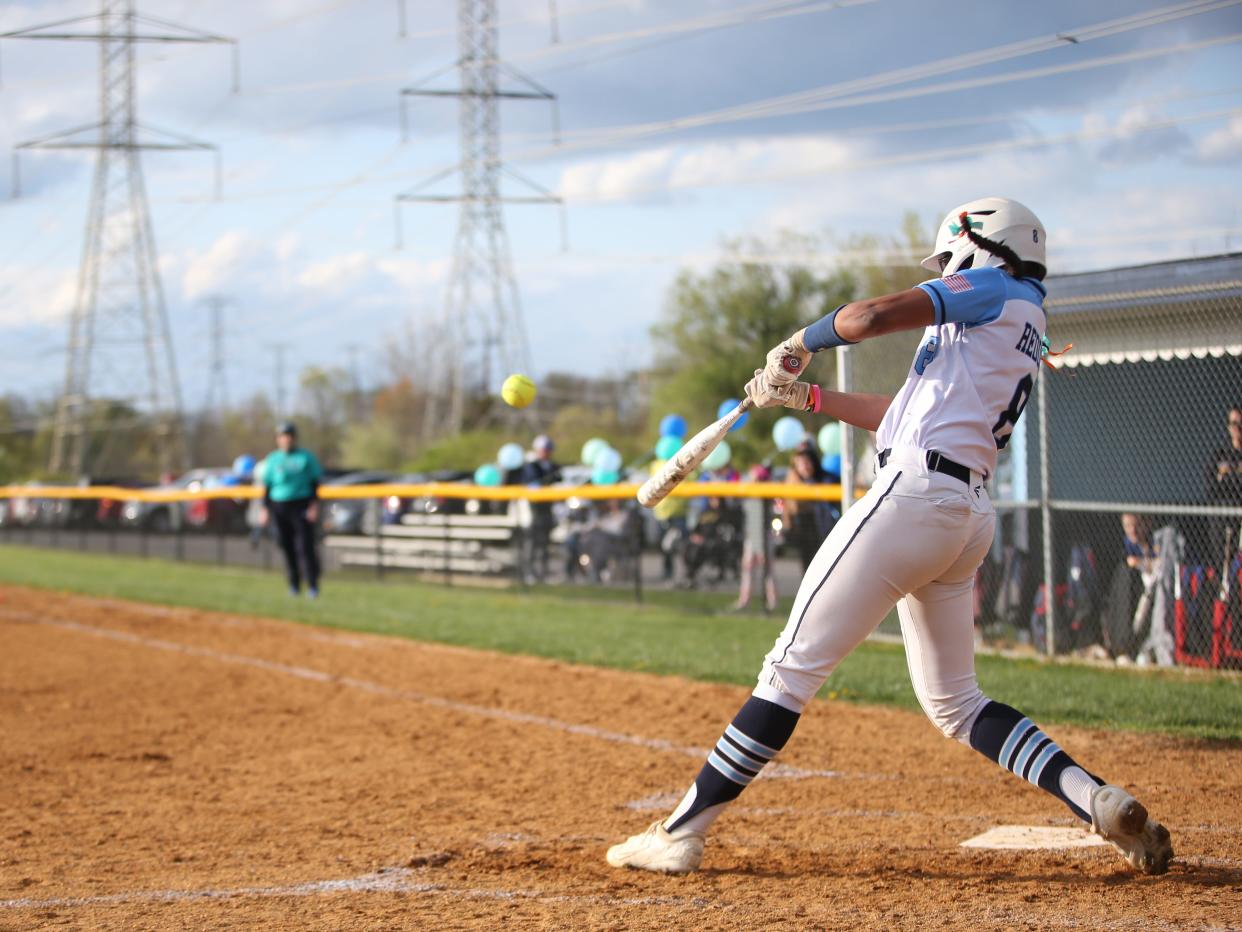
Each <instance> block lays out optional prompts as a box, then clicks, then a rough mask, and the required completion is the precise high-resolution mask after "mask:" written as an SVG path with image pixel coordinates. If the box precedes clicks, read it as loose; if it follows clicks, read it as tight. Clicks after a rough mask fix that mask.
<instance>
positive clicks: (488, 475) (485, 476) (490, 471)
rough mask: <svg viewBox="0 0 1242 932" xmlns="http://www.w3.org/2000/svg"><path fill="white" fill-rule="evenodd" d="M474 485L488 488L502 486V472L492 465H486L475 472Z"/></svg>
mask: <svg viewBox="0 0 1242 932" xmlns="http://www.w3.org/2000/svg"><path fill="white" fill-rule="evenodd" d="M474 484H475V485H481V486H485V487H488V488H491V487H494V486H498V485H500V470H499V469H497V468H496V467H495V466H493V465H492V464H491V463H484V464H483V465H482V466H480V467H479V468H478V469H476V470H475V471H474Z"/></svg>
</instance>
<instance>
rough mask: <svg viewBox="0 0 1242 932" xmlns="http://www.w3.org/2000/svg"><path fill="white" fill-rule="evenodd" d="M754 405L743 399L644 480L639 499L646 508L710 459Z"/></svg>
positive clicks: (660, 500) (639, 491)
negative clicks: (731, 429)
mask: <svg viewBox="0 0 1242 932" xmlns="http://www.w3.org/2000/svg"><path fill="white" fill-rule="evenodd" d="M751 407H752V404H751V400H750V399H749V398H747V399H745V400H743V401H742V403H741V404H739V405H738V406H737V407H736V408H734V409H733V410H732V411H730V412H729V413H728V414H726V415H725V416H724V417H722V418H721V419H720V420H718V421H717V422H716V423H715V424H712V425H710V426H708V427H704V428H703V429H702V430H701V431H699V432H698V433H697V434H695V435H694V436H693V437H691V438H690V439H689V440H687V441H686V442H685V443H684V444H682V446H681V449H680V450H678V451H677V452H676V454H674V455H673V458H672V459H670V460H669V461H668V462H667V463H665V464H664V465H663V466H661V467H660V471H659V472H657V473H656V474H655V475H654V476H652V477H651V478H650V479H648V480H647V481H646V482H644V483H643V487H642V488H641V489H639V490H638V501H639V503H640V504H641V505H642V506H643V507H644V508H654V507H655V506H656V505H658V504H660V502H662V501H664V499H666V498H667V497H668V493H669V492H671V491H673V489H675V488H676V487H677V486H678V485H680V484H681V482H682V480H684V479H685V478H686V476H688V475H690V472H691V471H692V470H693V469H694V468H695V467H697V466H698V465H699V464H700V463H702V462H703V460H705V459H707V457H708V455H709V454H710V453H711V452H712V450H714V449H716V447H717V446H718V445H719V444H720V441H721V440H723V439H724V435H725V434H727V433H728V432H729V429H730V428H731V427H732V426H733V425H734V424H736V423H737V422H738V420H740V419H741V417H742V415H743V414H745V413H746V412H747V411H749V410H750V409H751Z"/></svg>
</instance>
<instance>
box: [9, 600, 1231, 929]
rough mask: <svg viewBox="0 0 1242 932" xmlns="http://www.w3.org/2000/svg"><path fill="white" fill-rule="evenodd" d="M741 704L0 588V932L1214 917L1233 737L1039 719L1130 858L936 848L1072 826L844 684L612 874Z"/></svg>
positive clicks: (485, 657)
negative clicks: (661, 856)
mask: <svg viewBox="0 0 1242 932" xmlns="http://www.w3.org/2000/svg"><path fill="white" fill-rule="evenodd" d="M412 610H417V608H416V607H412ZM584 623H589V617H586V618H584ZM758 659H759V658H756V661H758ZM745 694H746V691H745V690H741V689H737V688H733V687H724V686H712V685H704V684H701V683H691V682H687V681H684V680H678V679H673V678H661V677H655V676H647V675H641V674H631V673H619V672H612V671H605V670H597V669H588V668H582V667H573V666H569V665H565V664H559V663H554V662H549V661H544V660H534V659H526V658H518V657H508V656H501V655H497V654H489V653H484V652H479V651H468V650H462V649H456V648H449V647H442V646H436V645H426V644H418V643H413V642H409V641H402V640H394V639H388V638H381V637H372V636H359V635H354V634H344V633H338V632H333V631H325V630H322V629H315V628H309V627H303V626H298V625H294V624H289V623H285V622H277V621H268V620H263V619H256V618H248V617H235V616H226V615H218V614H210V613H205V612H195V611H187V610H181V609H165V608H158V607H153V606H144V605H136V604H130V603H120V602H106V601H101V600H96V599H87V598H82V597H71V596H62V595H54V594H49V593H42V592H35V591H30V590H21V589H13V588H7V589H0V734H2V735H3V739H2V741H0V930H8V929H29V928H75V929H96V928H127V929H129V928H133V929H138V928H140V929H177V930H183V929H204V928H207V929H238V928H252V927H259V926H263V927H266V928H268V929H286V928H289V929H293V928H298V929H303V928H311V929H407V928H408V929H415V928H479V927H485V926H486V927H496V926H504V927H508V928H532V927H534V928H611V929H636V928H651V929H683V928H688V927H701V928H713V929H716V928H737V929H760V928H796V929H811V928H862V927H874V928H916V927H917V928H931V929H966V928H1022V929H1043V928H1050V929H1060V928H1083V929H1149V928H1152V929H1168V928H1196V929H1197V928H1239V927H1240V924H1242V893H1239V890H1240V889H1242V788H1240V782H1242V781H1240V777H1239V775H1240V774H1242V749H1239V748H1237V747H1213V746H1210V745H1207V744H1202V743H1192V742H1186V741H1175V740H1172V739H1163V738H1151V737H1144V736H1137V735H1116V734H1109V733H1105V732H1097V731H1086V730H1082V729H1072V728H1054V729H1052V731H1053V733H1054V734H1055V735H1056V736H1057V737H1058V739H1059V740H1060V743H1061V744H1062V746H1064V747H1066V748H1067V749H1069V750H1070V751H1071V753H1074V754H1076V755H1077V756H1078V757H1079V758H1080V759H1081V760H1083V762H1084V763H1086V764H1087V766H1089V767H1092V768H1093V769H1095V770H1096V771H1097V772H1099V773H1101V774H1102V775H1104V776H1107V777H1110V778H1112V779H1114V780H1118V781H1122V780H1128V781H1131V783H1130V784H1129V785H1131V786H1132V787H1134V788H1135V790H1136V792H1137V793H1138V794H1139V795H1140V796H1141V798H1142V799H1143V800H1144V801H1145V802H1147V803H1148V804H1149V806H1150V807H1151V808H1152V809H1153V810H1154V811H1155V812H1156V813H1157V814H1158V815H1160V816H1161V817H1163V819H1164V820H1165V822H1166V824H1168V825H1169V827H1170V829H1171V830H1172V832H1173V835H1174V843H1175V846H1176V848H1177V851H1178V855H1179V858H1178V860H1177V861H1176V862H1175V863H1174V866H1173V868H1172V870H1171V872H1170V873H1169V874H1168V875H1167V876H1165V877H1160V878H1146V877H1139V876H1135V875H1133V874H1131V873H1130V872H1129V870H1128V869H1127V868H1126V867H1125V865H1124V864H1123V863H1122V862H1121V861H1120V859H1119V858H1117V857H1116V856H1115V855H1114V854H1113V853H1112V851H1111V849H1104V848H1084V849H1069V850H1059V851H1038V852H1023V851H987V850H978V849H967V848H961V847H959V846H958V845H959V843H960V842H961V841H963V840H965V839H967V838H969V837H972V836H975V835H978V834H979V833H981V832H983V831H985V830H986V829H988V828H990V827H992V826H995V825H1000V824H1021V825H1068V824H1070V820H1069V819H1068V818H1067V816H1068V813H1066V812H1065V810H1064V809H1063V807H1061V806H1060V804H1058V803H1056V802H1055V801H1053V800H1050V799H1049V798H1047V797H1045V796H1044V795H1043V794H1041V793H1040V792H1039V791H1037V790H1035V789H1033V788H1032V787H1030V786H1028V785H1026V784H1024V783H1020V782H1019V781H1017V780H1016V779H1015V778H1014V777H1012V776H1009V775H1007V774H1005V773H1003V772H1001V771H1000V770H999V769H998V768H996V767H995V766H994V765H992V764H990V763H988V762H987V761H985V760H983V759H982V758H980V757H979V756H978V755H975V754H973V753H972V752H970V751H969V750H967V749H965V748H963V747H960V746H958V745H956V744H953V743H950V742H948V741H946V740H944V739H943V738H941V737H940V736H939V735H938V734H937V733H936V732H934V731H933V729H932V728H931V727H930V726H929V725H928V724H927V723H926V722H925V721H924V720H923V719H922V718H920V717H918V716H916V715H913V714H910V713H908V712H903V711H896V710H890V709H879V708H861V707H857V706H850V705H845V704H842V703H824V704H819V705H817V706H815V707H813V709H812V710H811V711H810V712H809V713H808V715H807V716H805V718H804V720H803V722H802V724H801V725H800V726H799V729H798V733H797V734H796V735H795V737H794V740H793V741H792V742H791V744H790V747H789V748H787V750H786V752H785V753H784V754H783V755H782V757H781V765H782V766H781V768H780V769H779V770H778V771H777V773H776V774H775V775H774V776H773V777H772V778H771V779H768V778H765V779H761V780H759V781H757V782H756V783H755V785H754V786H752V787H751V788H750V789H749V790H747V792H746V794H745V795H744V796H743V798H742V799H741V800H740V801H739V803H738V804H737V806H736V807H735V809H734V811H733V812H731V813H730V814H729V815H727V816H726V817H725V818H724V819H722V820H721V822H720V823H718V827H717V831H716V832H715V834H714V835H713V837H712V839H711V842H710V844H709V846H708V849H707V853H706V856H705V859H704V869H703V870H702V871H701V872H700V873H698V874H696V875H692V876H690V877H684V878H672V877H662V876H654V875H649V874H642V873H634V872H618V871H614V870H611V869H609V868H608V867H607V866H606V865H605V864H604V862H603V850H604V848H605V847H606V846H607V845H608V844H609V843H611V842H612V841H615V840H617V839H619V838H620V837H622V836H624V835H625V834H628V833H630V832H632V831H637V830H638V829H640V828H642V827H644V826H645V825H646V824H647V823H648V822H649V821H651V820H652V819H653V818H655V817H656V815H657V814H659V813H661V812H663V811H664V810H665V809H666V808H667V807H668V806H669V805H670V804H671V803H672V802H674V801H675V797H676V794H678V793H679V792H680V791H681V790H682V789H684V786H685V785H686V783H687V782H688V781H689V780H690V779H691V778H692V777H693V775H694V773H695V772H696V771H697V769H698V767H699V764H700V763H701V760H702V757H703V755H704V754H705V753H706V749H707V748H709V747H710V746H711V745H712V743H714V742H715V740H716V738H717V736H718V734H719V731H720V728H721V726H722V725H723V723H724V722H725V721H727V720H728V718H729V717H730V716H731V715H732V714H733V712H734V711H735V710H736V707H737V705H738V704H739V703H740V702H741V701H742V699H743V698H744V696H745Z"/></svg>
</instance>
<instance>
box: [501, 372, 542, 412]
mask: <svg viewBox="0 0 1242 932" xmlns="http://www.w3.org/2000/svg"><path fill="white" fill-rule="evenodd" d="M535 391H536V389H535V383H534V382H532V381H531V380H530V379H529V378H527V377H526V376H524V375H511V376H509V377H508V378H507V379H505V384H504V385H502V386H501V387H500V397H501V398H503V399H504V401H505V404H507V405H510V406H512V407H514V408H525V407H526V406H527V405H528V404H530V403H531V402H532V401H534V400H535Z"/></svg>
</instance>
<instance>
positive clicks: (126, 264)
mask: <svg viewBox="0 0 1242 932" xmlns="http://www.w3.org/2000/svg"><path fill="white" fill-rule="evenodd" d="M0 38H11V39H49V40H53V39H65V40H86V41H95V42H97V43H98V44H99V121H98V122H96V123H91V124H89V125H86V126H80V127H77V128H75V129H72V130H68V131H65V132H60V133H55V134H52V135H50V136H44V137H41V138H39V139H34V140H30V141H29V142H24V143H21V144H20V145H19V146H18V147H17V150H18V152H20V151H21V150H30V149H93V150H95V151H96V153H97V155H96V161H95V175H94V180H93V183H92V187H91V199H90V207H89V210H88V212H87V220H86V233H85V238H84V242H83V247H82V262H81V266H80V268H79V272H78V290H77V300H76V302H75V304H74V308H73V312H72V315H71V317H70V321H69V347H68V358H67V361H66V364H65V382H64V388H63V391H62V393H61V396H60V399H59V402H58V404H57V409H56V419H55V427H54V431H53V438H52V451H51V459H50V464H49V465H50V467H51V469H52V471H54V472H71V473H75V474H81V473H82V472H83V471H84V470H86V469H88V468H90V467H91V466H92V465H93V463H92V462H91V461H92V460H93V459H97V458H100V457H101V456H102V454H101V453H100V452H98V451H93V449H92V447H93V445H92V437H91V434H92V421H93V420H94V418H93V417H92V413H93V412H92V408H93V403H92V401H93V399H98V400H100V401H104V400H107V401H111V402H124V403H126V404H128V405H132V406H133V407H134V408H135V409H137V410H139V411H141V412H143V413H144V414H146V415H147V416H149V417H150V419H151V421H152V423H153V424H154V425H155V428H156V431H157V437H156V440H157V450H158V456H159V466H160V469H161V471H168V470H170V469H172V468H175V467H184V466H186V465H187V462H186V445H185V436H184V431H183V425H182V420H181V414H182V412H181V389H180V386H179V384H178V381H177V366H176V360H175V357H174V354H173V346H172V339H171V336H170V333H169V327H168V312H167V309H166V307H165V304H164V292H163V286H162V285H161V283H160V276H159V266H158V261H157V257H156V249H155V237H154V233H153V231H152V228H151V215H150V211H149V209H148V206H147V193H146V187H145V185H144V182H143V176H142V161H141V152H142V150H144V149H152V150H163V151H169V150H186V149H190V150H208V151H214V150H215V147H214V146H211V145H209V144H207V143H203V142H198V141H196V140H193V139H189V138H188V137H185V136H181V135H178V134H176V133H170V132H166V131H163V130H158V129H154V128H153V127H149V126H146V125H144V124H142V123H140V122H139V121H138V117H137V101H136V96H137V95H136V90H135V85H136V75H135V70H136V69H135V46H136V45H137V44H138V43H140V42H153V43H181V42H193V43H210V42H224V43H230V44H232V45H233V46H234V60H233V74H234V90H236V77H237V58H236V40H234V39H230V38H227V37H225V36H218V35H213V34H211V33H206V32H200V31H198V30H194V29H190V28H187V27H183V26H179V25H177V24H175V23H169V22H166V21H164V20H160V19H155V18H153V17H149V16H143V15H141V14H139V13H137V12H136V11H135V8H134V0H100V4H99V12H98V13H96V14H94V15H89V16H80V17H74V18H71V19H64V20H59V21H57V22H53V23H46V24H44V25H42V26H33V27H30V28H27V29H20V30H16V31H14V32H8V33H4V34H2V35H0ZM13 162H14V173H13V177H14V192H15V193H16V192H17V191H18V190H19V188H20V182H19V180H18V154H17V152H15V153H14V156H13ZM216 179H217V189H218V186H219V163H218V160H217V166H216ZM105 429H106V428H105Z"/></svg>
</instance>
